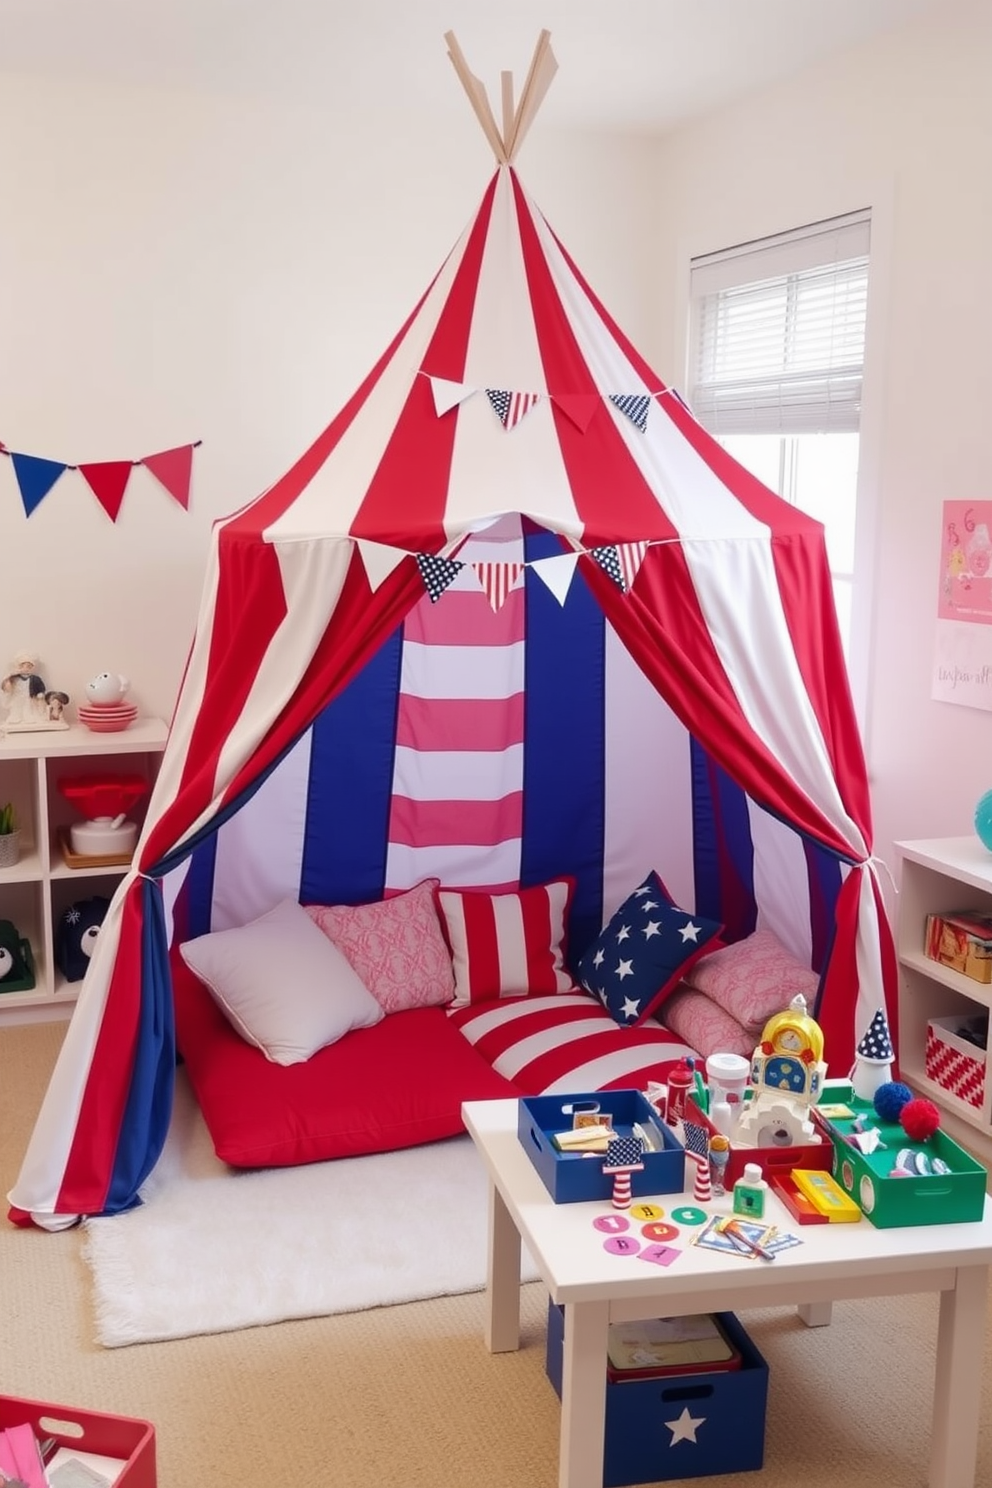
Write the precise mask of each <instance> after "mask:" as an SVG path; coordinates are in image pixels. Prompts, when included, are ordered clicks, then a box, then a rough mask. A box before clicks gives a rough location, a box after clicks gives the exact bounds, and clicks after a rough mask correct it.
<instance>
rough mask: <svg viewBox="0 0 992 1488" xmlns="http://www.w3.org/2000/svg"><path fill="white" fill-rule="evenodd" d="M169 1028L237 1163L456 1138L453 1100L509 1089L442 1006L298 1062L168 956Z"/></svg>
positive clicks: (220, 1149)
mask: <svg viewBox="0 0 992 1488" xmlns="http://www.w3.org/2000/svg"><path fill="white" fill-rule="evenodd" d="M173 986H174V1003H175V1010H176V1036H177V1042H178V1046H179V1051H180V1053H181V1055H182V1057H183V1059H184V1060H185V1063H186V1068H187V1071H188V1074H189V1079H190V1084H191V1085H192V1087H193V1092H194V1094H195V1095H196V1098H197V1101H198V1103H199V1105H200V1109H201V1111H202V1112H203V1118H204V1121H205V1122H206V1125H207V1129H208V1131H209V1132H210V1136H211V1139H212V1141H213V1144H214V1150H215V1151H216V1153H217V1156H218V1157H219V1158H221V1160H222V1161H224V1162H227V1163H230V1165H231V1166H232V1167H236V1168H259V1167H289V1166H292V1165H294V1164H296V1163H306V1162H321V1161H324V1160H325V1159H328V1158H335V1157H357V1156H359V1155H361V1154H363V1153H368V1152H388V1151H391V1150H393V1149H395V1148H400V1147H412V1146H415V1145H417V1144H418V1143H421V1142H431V1141H437V1140H439V1139H440V1138H442V1137H451V1136H456V1135H457V1134H458V1133H460V1132H461V1131H463V1130H464V1127H463V1125H462V1119H461V1103H462V1101H465V1100H495V1099H501V1098H504V1097H507V1096H510V1097H516V1096H518V1095H519V1094H520V1091H519V1090H518V1089H517V1088H516V1086H515V1085H513V1084H512V1083H511V1082H510V1081H509V1080H507V1079H506V1078H504V1076H502V1075H500V1074H498V1073H497V1072H496V1071H495V1070H494V1069H492V1068H491V1067H490V1065H489V1064H487V1062H486V1061H485V1059H484V1058H483V1057H482V1056H481V1055H480V1054H479V1053H478V1052H477V1051H476V1050H475V1049H473V1047H472V1045H471V1044H470V1043H469V1042H468V1040H467V1039H465V1038H464V1037H463V1036H462V1034H461V1033H460V1032H459V1031H458V1029H457V1028H456V1027H455V1026H454V1025H453V1024H452V1023H451V1022H450V1021H449V1019H448V1016H447V1013H446V1012H445V1010H444V1009H443V1008H441V1007H421V1008H412V1009H410V1010H409V1011H406V1012H402V1013H392V1014H390V1015H389V1016H388V1017H385V1018H383V1019H382V1020H381V1022H379V1023H376V1024H375V1025H374V1026H373V1027H371V1028H357V1029H354V1030H352V1032H351V1033H348V1034H345V1036H344V1037H343V1038H342V1039H339V1040H338V1041H337V1043H334V1044H330V1045H328V1046H327V1047H326V1048H323V1049H319V1050H318V1051H317V1053H316V1054H314V1055H313V1056H312V1058H310V1059H307V1060H305V1061H304V1062H303V1063H300V1064H293V1065H280V1064H274V1063H272V1061H271V1060H268V1059H266V1057H265V1055H264V1054H263V1053H262V1052H261V1050H260V1049H257V1048H254V1047H253V1046H252V1045H251V1044H248V1043H246V1042H245V1040H244V1039H242V1038H241V1037H240V1036H239V1035H238V1034H237V1033H236V1032H235V1030H234V1029H233V1028H232V1027H231V1025H230V1023H229V1022H228V1021H227V1019H226V1018H225V1017H224V1015H223V1013H222V1012H221V1011H220V1010H219V1008H218V1007H217V1006H216V1004H215V1003H214V1001H213V999H212V998H211V996H210V994H209V992H208V991H207V990H206V988H205V987H204V986H203V985H202V983H201V982H200V981H199V980H198V978H197V977H196V976H195V975H194V974H193V972H191V971H190V970H189V968H188V967H186V966H185V964H184V963H183V962H182V961H181V960H180V959H179V957H177V956H174V957H173Z"/></svg>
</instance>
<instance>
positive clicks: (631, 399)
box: [610, 393, 651, 434]
mask: <svg viewBox="0 0 992 1488" xmlns="http://www.w3.org/2000/svg"><path fill="white" fill-rule="evenodd" d="M610 402H611V403H614V404H615V405H616V406H617V408H619V410H620V412H621V413H624V414H626V415H627V417H628V418H629V419H630V422H631V423H632V424H634V425H635V426H636V427H637V428H638V429H640V431H641V433H642V434H643V433H644V430H645V429H646V428H647V426H648V409H649V407H650V406H651V399H650V398H649V397H648V395H647V393H611V394H610Z"/></svg>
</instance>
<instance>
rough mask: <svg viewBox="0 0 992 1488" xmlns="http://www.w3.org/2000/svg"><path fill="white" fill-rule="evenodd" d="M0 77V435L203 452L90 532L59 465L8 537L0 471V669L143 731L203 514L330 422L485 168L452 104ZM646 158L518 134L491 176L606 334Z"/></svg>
mask: <svg viewBox="0 0 992 1488" xmlns="http://www.w3.org/2000/svg"><path fill="white" fill-rule="evenodd" d="M0 67H2V62H0ZM0 77H2V73H0ZM444 78H445V81H446V83H448V85H450V86H451V87H453V88H454V87H456V86H457V85H456V84H455V81H454V79H453V78H450V79H449V78H448V77H447V74H444ZM2 81H3V86H2V88H0V181H2V182H3V197H2V208H0V441H3V442H4V443H5V444H6V445H7V446H8V448H10V449H14V450H18V451H22V452H24V453H27V454H34V455H41V456H45V457H47V458H51V459H56V460H59V461H67V462H69V463H72V464H76V463H78V462H86V461H90V460H111V459H121V458H125V459H138V458H140V457H141V456H142V455H146V454H151V453H154V452H155V451H157V450H162V449H168V448H170V447H172V446H173V445H177V444H183V443H187V442H190V441H192V440H195V439H202V441H203V444H202V447H201V448H200V449H198V450H197V451H196V452H195V455H194V466H193V488H192V500H191V504H190V511H189V512H188V513H187V512H184V511H183V510H182V509H181V507H180V506H179V505H178V504H177V503H176V502H174V501H173V500H172V498H171V497H170V496H169V495H168V494H167V493H166V492H165V491H164V490H163V489H162V488H161V487H159V486H158V484H157V483H156V482H155V481H154V480H153V479H152V477H151V476H150V475H149V474H148V472H147V471H144V470H141V469H137V470H135V471H134V472H133V473H132V476H131V480H130V484H129V487H128V491H127V494H126V496H125V499H124V505H123V508H122V510H121V514H120V516H119V518H118V521H117V523H116V524H112V523H111V521H110V519H109V518H108V516H107V515H106V513H105V512H104V511H103V509H102V508H101V507H100V505H99V503H98V502H97V499H96V497H95V496H94V495H93V494H92V492H91V491H90V490H89V488H88V486H86V484H85V482H84V480H83V477H82V476H81V475H79V474H78V472H71V471H69V472H66V474H65V475H63V476H62V477H61V480H60V481H59V483H58V484H57V485H56V486H55V487H54V488H53V490H52V491H51V493H50V494H49V495H48V496H47V497H46V498H45V500H44V501H43V502H42V503H41V505H40V506H39V507H38V508H37V509H36V511H35V512H34V514H33V515H32V516H31V517H30V518H26V517H25V515H24V510H23V506H22V503H21V500H20V496H19V493H18V490H17V485H16V481H15V477H14V472H13V468H12V466H11V462H10V461H9V460H6V459H3V458H0V553H2V555H3V559H2V561H3V569H2V573H3V577H2V580H0V666H3V667H4V670H6V665H5V664H6V663H7V661H9V660H10V659H11V658H12V655H13V653H14V652H15V651H16V650H17V649H18V648H20V647H22V646H27V647H35V648H37V650H38V651H39V653H40V654H41V656H42V658H43V659H44V662H45V675H46V679H47V680H48V681H49V683H50V685H59V686H62V687H64V688H65V689H66V690H67V691H69V692H70V693H72V694H74V695H75V696H76V697H78V696H79V694H80V690H81V688H82V687H83V686H84V685H85V682H86V681H87V679H88V678H89V677H90V676H92V675H93V673H94V672H96V671H99V670H102V669H103V668H105V667H107V668H110V669H111V670H114V671H122V672H124V673H125V674H126V675H127V676H129V677H130V678H131V679H132V683H133V695H134V697H135V699H136V700H137V701H138V702H139V704H140V705H141V706H142V707H143V709H144V710H145V711H149V712H156V713H159V714H162V715H164V716H166V717H168V716H169V714H170V712H171V709H172V705H173V703H174V701H175V696H176V691H177V688H178V685H179V681H180V677H181V672H182V666H183V663H184V661H185V657H186V653H187V650H188V646H189V642H190V639H191V636H192V632H193V628H194V625H195V620H196V612H197V605H198V601H199V596H200V587H201V581H202V575H203V570H204V562H205V556H206V548H207V542H208V536H209V530H210V525H211V522H212V521H213V520H214V519H215V518H216V517H218V516H220V515H223V514H225V513H227V512H229V511H232V510H234V509H236V508H237V507H239V506H241V505H243V504H244V503H245V502H246V501H249V500H251V499H252V498H253V497H255V496H256V495H258V494H259V493H260V492H261V491H262V490H263V489H264V488H265V487H266V486H268V485H269V484H270V483H271V482H272V481H273V480H274V479H276V478H277V477H278V476H279V475H281V474H282V473H283V471H284V470H285V469H286V468H287V467H288V466H289V465H290V464H291V463H292V462H293V461H294V460H295V459H296V457H297V456H298V455H299V454H300V453H302V451H303V449H304V448H305V447H306V446H307V445H308V444H309V442H310V441H311V440H312V439H313V438H314V437H315V436H316V434H317V433H318V432H319V431H320V430H321V429H322V428H323V427H324V426H325V425H326V424H327V423H328V422H329V421H330V419H331V418H332V416H333V415H334V413H336V411H337V409H338V407H339V406H340V405H341V403H342V402H343V401H344V400H345V399H346V398H347V397H348V395H349V394H350V393H351V392H352V391H353V389H354V387H355V386H356V385H357V384H358V382H359V381H360V380H361V378H362V377H363V376H364V375H365V373H366V371H367V370H368V368H369V367H370V366H371V364H372V363H373V362H374V361H375V359H376V358H377V357H378V356H379V354H380V353H381V351H382V350H383V348H384V347H385V345H386V344H387V343H388V341H389V340H390V339H391V338H392V336H393V334H394V333H395V331H396V330H397V328H398V326H399V324H400V322H401V321H402V319H403V318H404V317H405V316H406V315H407V314H408V312H409V311H410V309H411V308H412V306H413V304H414V302H415V301H416V299H417V298H418V297H419V296H420V294H421V293H422V292H423V290H424V288H425V287H426V285H427V283H428V282H429V280H430V279H431V278H432V276H433V275H434V273H435V272H436V270H437V269H438V268H439V267H440V264H441V262H442V261H443V259H444V257H445V255H446V254H447V252H448V250H449V249H450V248H451V246H452V244H453V243H454V241H455V239H456V238H457V236H458V235H459V233H460V232H461V231H462V229H463V227H464V226H465V224H466V223H467V222H468V220H469V219H470V218H471V216H472V214H473V212H474V211H475V208H476V206H477V205H478V203H479V201H480V199H481V197H482V194H483V191H484V189H485V186H486V183H487V181H488V179H489V175H490V172H491V169H492V157H491V155H490V153H489V150H488V147H487V146H486V144H485V141H484V139H483V136H482V133H481V130H480V129H479V127H478V125H477V123H476V121H475V118H474V117H473V115H472V113H471V110H470V108H469V106H468V104H467V102H466V103H465V109H464V118H463V121H462V128H461V129H460V130H458V131H455V132H451V131H450V130H448V131H446V132H445V131H441V130H438V129H437V127H436V126H435V125H433V124H432V123H431V121H430V120H429V119H423V120H420V119H418V120H415V121H411V120H410V119H408V118H406V117H396V116H391V115H390V113H389V111H388V109H384V107H383V101H382V100H381V99H370V100H369V105H368V114H367V117H364V118H363V117H361V116H356V114H355V112H354V108H353V101H352V106H351V107H350V108H349V111H348V113H347V114H344V113H342V114H335V112H334V110H333V107H332V106H329V107H328V109H327V110H326V111H324V112H320V113H316V112H313V111H309V112H307V111H304V110H302V109H299V110H294V109H291V108H286V107H282V108H279V107H276V106H274V105H262V104H253V103H251V102H249V101H247V100H245V99H243V98H242V99H233V98H222V97H212V98H208V97H203V96H200V97H197V96H180V95H178V94H165V93H156V92H154V91H149V90H146V89H140V90H139V89H135V90H134V91H133V92H131V91H128V92H125V91H122V90H120V89H118V90H107V89H106V88H96V87H88V86H87V85H86V84H85V83H77V84H76V85H74V86H66V84H65V83H64V82H56V81H53V80H50V79H40V78H24V77H3V78H2ZM650 165H651V157H650V151H649V148H648V146H647V144H646V143H644V142H638V141H632V140H626V139H624V140H610V139H606V138H602V137H600V138H592V137H591V138H581V137H578V136H575V135H572V136H570V137H568V138H559V139H556V138H554V136H553V135H551V134H550V133H549V132H548V131H547V130H542V129H541V128H540V127H537V128H535V130H534V131H533V134H532V137H531V138H530V139H529V140H528V141H527V144H526V146H525V147H524V149H523V151H522V153H521V158H520V162H519V169H520V174H521V178H522V179H523V181H524V183H525V185H527V187H528V189H529V190H530V191H531V192H532V193H533V195H534V196H535V198H536V199H537V201H538V203H539V204H540V206H541V207H542V209H543V210H544V212H545V214H546V215H547V217H548V219H549V221H550V222H551V225H552V226H553V227H554V228H555V229H556V230H557V231H558V232H560V234H561V235H562V237H563V238H564V240H565V241H566V242H567V243H568V244H569V245H570V248H571V250H572V252H573V254H574V255H575V257H576V258H577V260H578V262H579V264H580V266H581V267H582V268H583V270H584V271H585V272H586V274H587V275H588V276H589V278H590V279H591V280H592V282H593V284H594V285H596V286H597V287H598V288H599V289H600V290H601V291H602V293H603V294H604V296H605V297H606V298H607V300H608V302H609V303H610V305H611V307H612V308H613V310H614V313H615V314H616V316H617V318H618V319H619V320H620V322H621V324H623V325H624V326H625V327H626V328H629V329H630V330H631V331H632V332H635V331H636V329H637V327H638V325H641V326H642V325H643V324H644V323H645V321H646V319H647V286H648V283H649V275H648V272H647V255H648V253H649V245H650V235H649V234H648V233H647V232H646V230H645V214H646V213H647V212H649V210H650V205H651V204H650V199H649V197H648V195H647V194H646V193H644V192H643V190H642V189H641V188H642V186H643V183H644V181H645V180H647V179H648V178H649V175H650Z"/></svg>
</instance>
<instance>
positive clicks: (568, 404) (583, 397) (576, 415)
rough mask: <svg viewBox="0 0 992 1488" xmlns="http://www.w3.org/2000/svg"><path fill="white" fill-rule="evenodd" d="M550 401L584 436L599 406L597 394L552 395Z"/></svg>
mask: <svg viewBox="0 0 992 1488" xmlns="http://www.w3.org/2000/svg"><path fill="white" fill-rule="evenodd" d="M550 396H551V401H552V402H553V403H554V404H555V405H556V406H557V407H558V408H560V409H561V411H562V413H563V414H565V416H566V418H569V419H571V421H572V423H573V424H574V425H575V427H576V428H577V429H578V430H579V432H580V434H584V433H585V432H586V430H587V429H588V427H589V425H590V424H591V423H592V419H593V414H594V413H595V412H596V409H597V408H598V407H599V405H600V396H599V394H598V393H552V394H551V395H550Z"/></svg>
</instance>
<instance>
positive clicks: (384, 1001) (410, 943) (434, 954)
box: [304, 878, 455, 1013]
mask: <svg viewBox="0 0 992 1488" xmlns="http://www.w3.org/2000/svg"><path fill="white" fill-rule="evenodd" d="M439 882H440V880H439V879H436V878H425V879H424V881H423V883H419V884H417V885H416V886H415V887H414V888H412V889H408V890H407V891H406V893H404V894H396V895H394V896H393V898H391V899H383V900H380V901H379V902H377V903H375V904H354V905H352V904H307V905H305V906H304V908H305V909H306V912H307V914H308V915H309V916H310V918H311V919H312V920H313V921H314V923H315V924H316V925H318V926H319V927H320V929H321V930H323V932H324V934H325V935H326V936H327V938H328V940H331V941H333V943H334V944H335V945H336V946H337V948H338V950H339V951H341V952H343V954H344V955H345V957H346V958H347V959H348V960H349V961H350V962H351V964H352V966H353V967H354V968H355V970H356V971H357V973H358V975H359V976H360V977H361V979H362V981H363V982H364V983H365V985H366V987H368V989H369V991H370V992H371V993H372V996H373V997H374V998H375V1000H376V1002H377V1003H378V1004H379V1006H380V1007H381V1008H382V1010H383V1012H386V1013H402V1012H406V1011H408V1010H409V1009H410V1008H417V1007H432V1006H434V1005H435V1004H437V1003H442V1002H450V1001H451V999H452V997H453V996H454V993H455V979H454V976H453V974H452V970H451V955H450V953H449V951H448V947H447V946H446V945H445V943H444V935H443V934H442V932H441V922H440V920H439V919H438V913H437V900H436V898H435V895H436V891H437V886H438V883H439Z"/></svg>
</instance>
